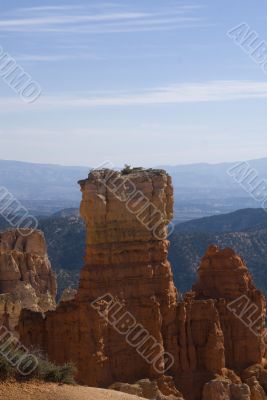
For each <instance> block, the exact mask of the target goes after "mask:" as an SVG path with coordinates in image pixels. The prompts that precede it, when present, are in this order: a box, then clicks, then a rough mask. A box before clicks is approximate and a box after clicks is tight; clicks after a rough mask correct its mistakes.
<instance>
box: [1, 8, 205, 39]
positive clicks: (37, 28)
mask: <svg viewBox="0 0 267 400" xmlns="http://www.w3.org/2000/svg"><path fill="white" fill-rule="evenodd" d="M112 7H113V8H112ZM114 7H115V5H109V6H107V7H106V8H103V9H98V8H97V7H96V6H95V7H92V6H91V8H89V7H84V6H79V5H77V6H75V5H73V6H72V5H65V6H64V5H62V6H40V7H30V8H23V9H21V8H20V9H17V10H15V12H14V15H13V18H5V19H2V20H0V31H8V32H65V33H68V32H69V33H103V32H134V31H144V30H162V29H164V30H167V29H168V30H171V29H175V28H181V27H185V28H186V27H192V26H194V24H195V25H196V26H199V24H200V23H202V25H203V24H204V21H202V20H201V19H200V18H198V17H195V16H194V15H192V13H193V12H194V11H195V10H197V9H198V8H199V6H195V5H180V6H179V7H178V6H176V7H172V8H169V7H165V8H162V7H161V8H158V9H157V8H154V11H153V12H151V11H147V10H146V9H141V10H140V9H139V10H133V7H131V8H129V7H128V8H126V7H125V6H124V7H123V6H121V7H120V8H118V6H117V7H115V8H114ZM81 8H83V10H82V11H83V12H82V13H81ZM27 10H28V12H27ZM21 12H23V13H24V14H26V15H27V17H25V15H24V14H23V13H22V14H21Z"/></svg>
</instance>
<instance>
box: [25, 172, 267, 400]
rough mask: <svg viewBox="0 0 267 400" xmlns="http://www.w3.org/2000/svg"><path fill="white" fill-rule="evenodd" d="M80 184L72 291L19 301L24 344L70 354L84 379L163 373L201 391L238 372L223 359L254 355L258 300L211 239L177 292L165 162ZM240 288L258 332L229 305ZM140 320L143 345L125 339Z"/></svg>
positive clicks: (190, 395)
mask: <svg viewBox="0 0 267 400" xmlns="http://www.w3.org/2000/svg"><path fill="white" fill-rule="evenodd" d="M80 185H81V190H82V196H83V197H82V202H81V215H82V217H83V218H84V220H85V222H86V226H87V237H86V256H85V265H84V267H83V269H82V271H81V279H80V286H79V289H78V292H77V295H76V297H75V298H74V299H73V300H70V301H64V302H62V303H61V304H60V305H59V306H58V307H57V309H56V311H54V312H48V313H46V315H45V317H44V318H43V317H42V315H41V314H39V313H34V312H30V311H24V312H23V313H22V316H21V322H20V327H19V331H20V334H21V338H22V340H23V341H24V342H25V343H26V344H34V345H38V346H40V347H41V348H43V349H44V351H45V352H46V353H47V354H48V356H49V358H50V359H51V360H53V361H56V362H59V363H63V362H66V361H70V360H71V361H74V362H75V363H76V365H77V367H78V371H79V373H78V380H79V381H80V382H82V383H84V384H89V385H95V386H108V385H110V384H112V383H113V382H127V383H134V382H136V381H138V380H139V379H142V378H150V379H159V377H161V376H162V375H163V374H164V373H166V374H167V375H172V376H173V377H174V379H175V383H176V385H177V387H178V389H180V390H181V391H182V393H183V394H184V396H185V399H187V400H191V399H194V400H199V399H201V395H202V390H203V387H204V385H205V383H206V382H208V381H209V380H211V379H213V378H215V377H216V376H218V375H220V376H226V375H227V376H231V377H233V376H235V375H234V374H233V373H231V372H229V371H228V370H227V369H226V368H234V369H236V370H241V369H242V368H246V367H247V366H249V365H252V364H255V363H261V361H262V356H263V352H264V349H263V346H262V343H261V335H262V334H263V329H264V317H265V301H264V297H263V296H262V294H261V293H260V292H259V291H257V290H256V288H255V287H254V284H253V282H252V279H251V277H250V275H249V273H248V270H247V268H246V266H245V265H244V263H243V261H242V260H241V259H240V258H239V257H238V256H236V255H235V254H234V252H233V251H231V250H227V249H226V250H220V249H218V248H217V247H214V246H213V247H210V248H209V250H208V252H207V254H206V255H205V257H204V258H203V260H202V262H201V265H200V268H199V270H198V280H197V283H196V285H195V286H194V288H193V291H192V292H190V293H187V294H186V295H185V297H184V300H183V301H182V302H177V299H176V289H175V287H174V284H173V279H172V273H171V268H170V264H169V262H168V260H167V253H168V241H167V240H166V236H167V235H166V224H167V221H168V220H169V219H170V218H171V217H172V206H173V193H172V185H171V179H170V177H169V176H168V175H167V174H166V173H165V172H164V171H158V170H147V171H133V172H131V173H130V174H129V175H123V174H121V173H119V172H114V171H110V170H102V171H94V172H91V173H90V174H89V177H88V179H86V180H84V181H81V182H80ZM240 296H245V298H248V299H249V301H251V302H253V304H254V303H255V305H256V307H257V312H258V315H259V320H258V325H257V329H258V330H257V332H258V336H255V335H254V333H252V331H251V329H250V328H251V327H250V326H248V325H245V324H244V321H241V320H240V318H238V317H237V315H236V314H235V313H234V311H235V310H237V308H238V307H237V306H236V302H239V301H240V299H239V298H240ZM231 304H234V306H231V307H230V308H229V305H231ZM239 308H240V306H239ZM125 312H127V313H128V314H125ZM119 317H121V318H122V319H121V321H120V323H118V324H116V321H118V320H119ZM133 319H134V320H135V322H134V320H133ZM137 325H139V326H141V327H142V328H143V329H144V331H143V332H142V333H140V330H139V334H140V335H141V334H143V335H144V339H145V340H144V343H145V344H146V346H147V347H146V349H145V350H144V349H142V346H141V345H140V341H139V346H135V345H134V341H133V340H132V341H130V340H126V339H129V338H128V337H127V335H126V333H125V332H131V330H132V331H133V332H134V328H135V327H136V326H137ZM115 328H116V329H115ZM135 333H136V332H135ZM146 335H148V336H146ZM129 342H130V343H129ZM142 350H144V351H142ZM141 353H142V355H141ZM155 357H156V359H157V362H156V363H155V362H153V359H155ZM170 361H171V362H170ZM164 368H165V369H166V368H167V369H168V370H167V372H166V371H165V370H164ZM229 374H230V375H229ZM231 379H233V378H231ZM233 384H236V382H234V383H233ZM214 385H215V386H214ZM214 385H213V386H212V388H213V389H214V388H216V387H217V386H219V385H218V384H217V382H215V384H214ZM216 385H217V386H216ZM209 387H210V386H209ZM213 389H212V390H213ZM206 392H207V393H209V392H208V389H206Z"/></svg>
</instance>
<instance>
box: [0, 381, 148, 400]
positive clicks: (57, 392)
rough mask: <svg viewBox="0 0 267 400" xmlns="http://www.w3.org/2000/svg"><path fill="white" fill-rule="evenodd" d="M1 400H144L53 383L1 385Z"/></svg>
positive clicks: (83, 387)
mask: <svg viewBox="0 0 267 400" xmlns="http://www.w3.org/2000/svg"><path fill="white" fill-rule="evenodd" d="M0 399H1V400H142V399H141V398H140V397H137V396H132V395H129V394H125V393H120V392H115V391H113V390H104V389H96V388H89V387H85V386H69V385H58V384H53V383H51V384H50V383H40V382H30V383H17V382H8V383H0Z"/></svg>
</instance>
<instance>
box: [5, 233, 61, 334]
mask: <svg viewBox="0 0 267 400" xmlns="http://www.w3.org/2000/svg"><path fill="white" fill-rule="evenodd" d="M55 295H56V279H55V276H54V273H53V272H52V269H51V265H50V262H49V260H48V256H47V251H46V244H45V239H44V236H43V233H42V232H40V231H34V232H30V231H27V230H26V229H24V230H20V231H19V230H16V229H10V230H7V231H5V232H2V233H0V324H5V325H6V326H7V327H8V328H9V329H11V330H14V329H15V327H16V325H17V323H18V319H19V315H20V311H21V309H22V308H27V309H30V310H34V311H44V312H45V311H48V310H50V309H54V308H55Z"/></svg>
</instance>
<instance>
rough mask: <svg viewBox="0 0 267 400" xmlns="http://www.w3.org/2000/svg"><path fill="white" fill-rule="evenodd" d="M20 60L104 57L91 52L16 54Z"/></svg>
mask: <svg viewBox="0 0 267 400" xmlns="http://www.w3.org/2000/svg"><path fill="white" fill-rule="evenodd" d="M15 59H16V61H20V62H59V61H66V60H81V59H83V60H102V59H103V58H101V57H98V56H95V55H94V54H90V53H79V54H35V55H32V54H20V55H17V56H15Z"/></svg>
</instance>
